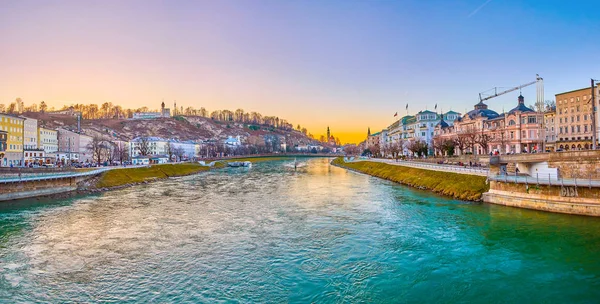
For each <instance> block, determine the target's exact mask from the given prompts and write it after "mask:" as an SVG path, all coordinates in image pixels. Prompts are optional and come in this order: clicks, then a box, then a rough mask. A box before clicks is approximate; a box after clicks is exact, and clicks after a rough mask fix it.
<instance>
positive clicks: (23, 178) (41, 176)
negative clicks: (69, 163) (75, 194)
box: [0, 168, 110, 184]
mask: <svg viewBox="0 0 600 304" xmlns="http://www.w3.org/2000/svg"><path fill="white" fill-rule="evenodd" d="M106 170H110V169H109V168H100V169H93V170H89V171H70V172H57V173H38V174H27V175H25V174H21V175H20V176H19V175H18V174H13V175H11V176H3V177H0V183H3V184H7V183H19V182H28V181H40V180H52V179H60V178H72V177H81V176H91V175H97V174H100V173H102V172H104V171H106Z"/></svg>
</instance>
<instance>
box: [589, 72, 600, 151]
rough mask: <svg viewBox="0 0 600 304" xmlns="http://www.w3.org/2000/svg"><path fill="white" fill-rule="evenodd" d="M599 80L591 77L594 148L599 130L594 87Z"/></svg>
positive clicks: (593, 148)
mask: <svg viewBox="0 0 600 304" xmlns="http://www.w3.org/2000/svg"><path fill="white" fill-rule="evenodd" d="M598 81H599V80H597V79H593V78H592V79H590V83H591V89H592V99H591V100H590V102H591V103H592V150H596V136H597V133H598V132H597V130H596V101H595V100H594V99H595V98H594V97H595V92H594V87H595V82H598Z"/></svg>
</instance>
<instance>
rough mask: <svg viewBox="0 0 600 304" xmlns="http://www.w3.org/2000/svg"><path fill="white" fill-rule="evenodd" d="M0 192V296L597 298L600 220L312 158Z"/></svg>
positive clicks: (148, 299)
mask: <svg viewBox="0 0 600 304" xmlns="http://www.w3.org/2000/svg"><path fill="white" fill-rule="evenodd" d="M284 163H285V161H275V162H267V163H260V164H257V165H255V166H254V167H253V168H252V169H251V170H247V169H231V168H229V169H223V170H217V171H212V172H207V173H203V174H199V175H195V176H186V177H181V178H175V179H169V180H164V181H160V182H156V183H152V184H148V185H141V186H136V187H132V188H127V189H122V190H118V191H113V192H107V193H104V194H102V195H95V196H87V197H79V198H72V199H65V200H60V201H49V200H31V201H22V202H19V203H8V204H5V205H3V206H0V270H1V275H0V302H52V303H56V302H97V301H107V302H132V303H133V302H136V303H137V302H170V303H173V302H195V303H199V302H203V303H231V302H241V303H281V302H299V303H307V302H312V303H342V302H350V303H366V302H368V303H371V302H376V303H379V302H396V303H398V302H399V303H424V302H433V303H453V302H475V303H476V302H480V303H505V302H545V303H550V302H556V303H563V302H569V303H573V302H582V303H584V302H595V301H596V300H597V299H598V297H599V296H600V288H599V287H600V279H599V275H600V262H599V260H598V256H600V234H599V233H598V232H599V231H600V229H599V228H600V221H599V220H598V219H595V218H585V217H576V216H568V215H558V214H550V213H543V212H536V211H530V210H520V209H515V208H507V207H502V206H489V205H485V204H471V203H465V202H460V201H455V200H448V199H445V198H442V197H440V196H438V195H435V194H432V193H428V192H424V191H419V190H414V189H409V188H406V187H403V186H400V185H395V184H392V183H390V182H387V181H382V180H379V179H376V178H372V177H368V176H365V175H362V174H357V173H354V172H348V171H345V170H343V169H339V168H335V167H331V166H329V164H328V163H327V160H325V159H314V160H310V161H308V166H307V167H305V168H303V169H304V170H302V171H299V172H294V171H291V170H290V169H289V168H288V167H286V166H284Z"/></svg>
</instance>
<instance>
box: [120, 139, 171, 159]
mask: <svg viewBox="0 0 600 304" xmlns="http://www.w3.org/2000/svg"><path fill="white" fill-rule="evenodd" d="M143 140H145V141H146V142H147V145H148V147H147V148H148V151H147V152H148V153H147V155H158V154H162V155H165V154H167V145H168V143H169V142H168V140H166V139H164V138H160V137H145V138H141V137H136V138H134V139H133V140H131V141H130V142H129V156H130V157H131V158H133V157H136V156H139V155H140V148H141V147H142V145H143Z"/></svg>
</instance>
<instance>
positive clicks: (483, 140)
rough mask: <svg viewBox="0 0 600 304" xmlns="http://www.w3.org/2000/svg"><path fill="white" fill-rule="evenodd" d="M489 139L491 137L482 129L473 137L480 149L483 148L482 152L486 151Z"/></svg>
mask: <svg viewBox="0 0 600 304" xmlns="http://www.w3.org/2000/svg"><path fill="white" fill-rule="evenodd" d="M491 140H492V137H491V136H490V135H489V134H488V133H487V132H484V131H483V130H481V131H480V132H479V133H478V134H477V136H476V137H475V142H476V143H477V144H478V145H479V146H480V147H481V149H482V150H483V154H487V153H488V144H489V142H490V141H491Z"/></svg>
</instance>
